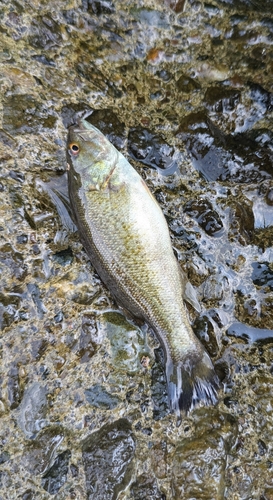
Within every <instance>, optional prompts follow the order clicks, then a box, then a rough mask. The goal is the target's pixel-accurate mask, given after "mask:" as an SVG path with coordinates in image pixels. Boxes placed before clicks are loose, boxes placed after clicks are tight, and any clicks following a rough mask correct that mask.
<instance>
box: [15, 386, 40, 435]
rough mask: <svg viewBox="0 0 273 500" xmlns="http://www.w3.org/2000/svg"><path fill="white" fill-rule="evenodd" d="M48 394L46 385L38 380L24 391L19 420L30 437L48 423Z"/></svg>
mask: <svg viewBox="0 0 273 500" xmlns="http://www.w3.org/2000/svg"><path fill="white" fill-rule="evenodd" d="M46 395H47V389H46V387H45V386H43V385H41V384H39V383H38V382H34V383H33V384H32V385H31V386H30V387H28V389H26V391H25V393H24V396H23V399H22V402H21V404H20V406H19V414H18V418H17V421H18V425H19V426H20V427H21V429H22V431H23V432H24V433H25V435H26V437H27V438H29V439H30V438H33V436H35V435H36V434H37V433H38V432H39V431H40V430H41V429H42V428H43V427H44V426H45V425H46V420H45V418H46V413H47V398H46Z"/></svg>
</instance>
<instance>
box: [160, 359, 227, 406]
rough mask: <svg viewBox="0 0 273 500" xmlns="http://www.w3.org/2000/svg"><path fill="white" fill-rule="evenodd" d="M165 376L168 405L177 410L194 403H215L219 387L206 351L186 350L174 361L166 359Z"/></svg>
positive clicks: (194, 404)
mask: <svg viewBox="0 0 273 500" xmlns="http://www.w3.org/2000/svg"><path fill="white" fill-rule="evenodd" d="M166 378H167V385H168V397H169V405H170V409H171V410H172V411H174V412H175V413H177V414H178V415H179V414H180V411H181V410H184V411H186V412H188V411H190V410H192V409H193V408H194V406H196V404H198V403H199V402H202V403H203V404H205V405H210V404H216V403H217V401H218V398H217V390H218V389H219V387H220V383H219V380H218V377H217V375H216V373H215V371H214V368H213V364H212V362H211V360H210V357H209V355H208V354H207V353H206V351H204V350H203V351H202V352H193V353H190V354H189V355H188V356H187V357H184V359H181V360H179V361H178V362H173V361H172V360H170V359H169V360H167V363H166Z"/></svg>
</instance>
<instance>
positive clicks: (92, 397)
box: [84, 384, 120, 410]
mask: <svg viewBox="0 0 273 500" xmlns="http://www.w3.org/2000/svg"><path fill="white" fill-rule="evenodd" d="M84 394H85V397H86V400H87V402H88V403H89V404H90V405H91V406H94V407H95V408H104V409H105V410H112V409H113V408H116V406H117V405H118V404H119V403H120V399H119V397H118V396H115V395H114V394H110V393H109V392H107V391H106V390H105V388H104V387H103V386H102V385H99V384H97V385H94V386H93V387H90V389H86V391H84Z"/></svg>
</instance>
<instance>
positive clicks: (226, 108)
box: [0, 0, 273, 500]
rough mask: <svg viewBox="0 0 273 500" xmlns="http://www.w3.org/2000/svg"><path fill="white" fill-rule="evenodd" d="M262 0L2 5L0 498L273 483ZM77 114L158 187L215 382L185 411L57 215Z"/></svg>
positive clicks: (136, 495) (268, 37) (270, 26)
mask: <svg viewBox="0 0 273 500" xmlns="http://www.w3.org/2000/svg"><path fill="white" fill-rule="evenodd" d="M271 11H272V2H271V1H270V0H267V1H263V2H260V1H259V0H255V1H254V0H212V1H210V2H204V3H202V2H199V1H188V2H186V1H185V2H184V1H174V2H172V1H170V0H164V1H162V0H161V1H159V0H153V1H152V0H146V1H145V2H144V1H143V2H142V1H136V2H133V1H129V0H123V2H121V1H116V2H111V0H83V1H76V0H71V1H70V2H64V1H57V2H56V1H55V2H52V1H51V0H48V1H47V2H45V1H42V2H41V1H39V2H37V1H35V0H33V1H29V2H21V1H20V0H18V1H15V0H14V1H3V2H2V3H1V7H0V15H1V17H0V18H1V25H0V39H1V43H0V46H1V49H0V66H1V71H0V75H1V78H0V85H1V87H0V88H1V90H0V97H1V126H0V129H1V130H0V142H1V145H2V148H1V152H0V199H1V203H0V327H1V336H0V353H1V372H0V416H1V426H0V464H1V467H0V486H1V487H0V499H1V498H3V499H6V498H8V499H18V498H21V499H24V500H31V499H34V498H39V499H49V498H56V499H58V500H59V499H60V500H61V499H68V498H71V499H73V498H74V499H84V498H88V499H93V498H96V499H97V500H98V499H103V500H105V499H109V500H110V499H112V498H118V499H119V500H121V499H124V500H125V499H130V500H136V499H143V498H145V499H150V500H160V499H162V500H163V499H168V500H169V499H175V500H178V499H182V498H183V499H189V500H190V499H193V498H198V499H206V500H212V499H217V500H220V499H230V500H237V499H238V500H239V499H240V500H241V499H245V500H246V499H259V500H270V499H272V498H273V479H272V477H273V475H272V463H273V455H272V453H273V450H272V438H273V436H272V411H273V410H272V387H273V386H272V382H273V379H272V353H273V336H272V333H273V313H272V311H273V309H272V304H273V284H272V283H273V250H272V241H273V180H272V177H273V167H272V156H273V143H272V137H273V127H272V110H273V97H272V71H273V62H272V61H273V49H272V43H273V38H272V37H273V16H272V14H271ZM85 112H89V113H90V118H89V119H90V121H91V122H92V123H93V124H94V125H95V126H97V127H98V128H100V129H101V130H102V131H103V132H104V133H105V134H106V135H107V137H109V139H110V140H111V141H112V142H113V143H114V144H115V146H116V147H117V148H118V149H120V150H121V151H122V152H123V154H125V156H126V157H128V159H129V160H130V162H131V163H132V164H133V165H134V167H135V168H136V169H137V170H138V172H139V173H140V174H141V175H142V176H143V178H144V179H145V180H146V182H147V184H148V186H149V188H150V189H151V191H152V192H153V193H154V195H155V196H156V198H157V200H158V202H159V203H160V205H161V207H162V209H163V211H164V214H165V216H166V218H167V221H168V224H169V227H170V232H171V236H172V242H173V246H174V249H175V253H176V255H177V257H178V259H179V261H180V264H181V267H182V269H183V270H184V271H185V272H186V274H187V276H188V278H189V280H190V282H191V283H192V285H193V286H194V287H195V289H196V292H197V296H198V299H199V301H200V304H201V313H200V314H199V313H196V312H195V311H194V310H193V309H192V308H190V306H189V314H190V317H191V321H192V324H193V328H194V330H195V332H196V334H197V335H198V336H199V337H200V339H201V341H202V342H203V343H204V345H205V346H206V348H207V350H208V352H209V353H210V355H211V357H212V358H213V361H214V363H215V366H216V369H217V372H218V374H219V376H220V377H221V380H222V381H223V390H222V391H221V392H220V394H219V404H218V405H217V407H215V408H211V407H208V408H198V409H196V410H194V411H193V412H192V413H191V414H190V415H188V416H183V418H182V423H181V425H180V426H177V422H176V417H174V416H173V415H171V414H170V413H169V411H168V405H167V397H166V387H165V381H164V375H163V369H162V366H161V360H162V352H161V351H160V349H158V347H159V346H158V343H157V340H156V338H155V337H154V335H153V333H152V332H149V331H147V329H146V328H145V326H143V325H138V324H135V323H134V322H133V321H132V320H131V319H129V318H126V317H125V316H124V315H123V312H122V311H119V310H118V308H117V306H116V305H115V304H114V303H113V301H112V299H111V296H110V294H109V292H108V291H107V290H106V289H105V288H104V286H103V285H102V283H101V282H100V280H99V278H98V276H97V275H96V274H95V273H94V270H93V268H92V266H91V264H90V262H89V260H88V258H87V256H86V254H85V252H84V250H83V248H82V245H81V244H80V242H79V239H78V235H77V233H76V232H75V227H74V226H73V224H72V223H71V220H70V218H69V206H68V204H67V200H66V179H65V169H66V159H65V141H66V135H67V130H66V127H67V126H68V125H69V124H71V123H72V121H73V118H74V116H75V113H85ZM162 174H163V175H162ZM166 174H171V175H166ZM60 191H61V193H62V194H61V198H60V197H59V196H60V195H59V194H58V193H60ZM57 194H58V196H57Z"/></svg>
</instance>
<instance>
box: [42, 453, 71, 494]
mask: <svg viewBox="0 0 273 500" xmlns="http://www.w3.org/2000/svg"><path fill="white" fill-rule="evenodd" d="M70 457H71V451H69V450H66V451H64V452H63V453H60V455H58V456H57V458H56V460H55V461H54V464H53V465H52V467H50V469H49V470H48V471H47V472H46V474H44V476H43V478H42V487H43V488H44V489H45V490H46V491H47V492H48V493H49V494H50V495H55V494H56V493H58V491H59V489H60V488H61V487H62V486H63V485H64V484H65V483H66V479H67V473H68V465H69V460H70Z"/></svg>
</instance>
